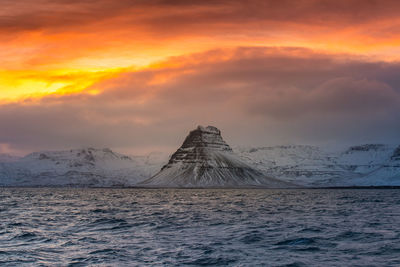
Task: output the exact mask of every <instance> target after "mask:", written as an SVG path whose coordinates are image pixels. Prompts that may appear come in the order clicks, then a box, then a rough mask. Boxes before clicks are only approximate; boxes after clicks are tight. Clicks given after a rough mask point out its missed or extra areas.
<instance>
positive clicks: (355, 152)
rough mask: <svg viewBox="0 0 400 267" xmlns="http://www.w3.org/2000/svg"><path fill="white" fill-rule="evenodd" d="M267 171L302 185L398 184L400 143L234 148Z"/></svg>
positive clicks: (269, 173)
mask: <svg viewBox="0 0 400 267" xmlns="http://www.w3.org/2000/svg"><path fill="white" fill-rule="evenodd" d="M237 150H238V154H239V155H240V156H241V157H242V158H243V159H244V160H245V161H246V162H248V163H249V164H253V165H254V166H256V167H257V168H259V169H261V170H262V171H263V172H264V173H265V174H266V175H269V176H272V177H278V178H279V179H282V180H285V181H289V182H293V183H296V184H299V185H304V186H383V185H385V186H386V185H387V186H390V185H396V186H400V146H399V147H397V148H396V147H394V146H390V145H382V144H366V145H359V146H352V147H350V148H347V149H345V150H343V151H340V152H329V151H326V150H323V149H321V148H319V147H316V146H301V145H289V146H273V147H259V148H250V149H243V148H242V149H237Z"/></svg>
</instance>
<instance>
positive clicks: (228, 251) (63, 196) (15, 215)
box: [0, 188, 400, 266]
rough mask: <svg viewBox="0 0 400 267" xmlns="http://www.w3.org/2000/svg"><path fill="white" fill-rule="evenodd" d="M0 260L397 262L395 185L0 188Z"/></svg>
mask: <svg viewBox="0 0 400 267" xmlns="http://www.w3.org/2000/svg"><path fill="white" fill-rule="evenodd" d="M0 218H1V220H0V265H1V266H7V265H9V266H16V265H18V266H21V265H28V266H29V265H35V266H37V265H57V266H60V265H61V266H86V265H100V266H102V265H103V266H110V265H111V266H135V265H142V266H143V265H157V266H159V265H169V266H172V265H183V266H185V265H188V266H189V265H190V266H200V265H211V266H215V265H220V266H224V265H229V266H258V265H259V266H265V265H267V266H327V265H329V266H357V265H360V266H361V265H362V266H366V265H368V266H399V265H400V257H399V255H400V227H399V225H400V194H399V191H398V190H395V189H393V190H389V189H387V190H378V189H371V190H350V189H345V190H328V189H321V190H295V189H293V190H277V189H271V190H267V189H262V190H261V189H260V190H258V189H254V190H251V189H249V190H240V189H237V190H209V189H208V190H206V189H204V190H201V189H61V188H60V189H55V188H2V189H0Z"/></svg>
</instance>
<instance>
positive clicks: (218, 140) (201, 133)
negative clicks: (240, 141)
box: [163, 126, 233, 169]
mask: <svg viewBox="0 0 400 267" xmlns="http://www.w3.org/2000/svg"><path fill="white" fill-rule="evenodd" d="M216 151H220V152H228V153H233V152H232V149H231V148H230V147H229V145H228V144H227V143H225V141H224V140H223V139H222V137H221V131H220V130H218V129H217V128H216V127H213V126H208V127H206V128H204V127H202V126H198V127H197V129H195V130H193V131H191V132H190V133H189V135H188V136H187V137H186V139H185V141H184V142H183V144H182V146H181V147H180V148H179V149H178V150H177V151H176V152H175V153H174V154H173V155H172V156H171V159H170V160H169V162H168V164H167V165H165V166H164V167H163V169H164V168H168V167H169V166H171V165H173V164H174V163H178V162H183V163H199V164H202V165H208V164H210V165H212V164H213V163H214V162H213V161H212V156H213V155H212V152H216Z"/></svg>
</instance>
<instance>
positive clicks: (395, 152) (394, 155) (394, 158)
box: [392, 146, 400, 160]
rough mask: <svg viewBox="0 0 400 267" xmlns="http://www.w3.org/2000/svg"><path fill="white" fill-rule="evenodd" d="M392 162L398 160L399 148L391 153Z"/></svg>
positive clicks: (399, 156) (399, 157)
mask: <svg viewBox="0 0 400 267" xmlns="http://www.w3.org/2000/svg"><path fill="white" fill-rule="evenodd" d="M392 159H393V160H400V146H398V147H397V148H396V150H395V151H394V152H393V156H392Z"/></svg>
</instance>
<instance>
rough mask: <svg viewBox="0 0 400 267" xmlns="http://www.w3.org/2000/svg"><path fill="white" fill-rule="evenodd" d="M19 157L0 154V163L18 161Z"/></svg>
mask: <svg viewBox="0 0 400 267" xmlns="http://www.w3.org/2000/svg"><path fill="white" fill-rule="evenodd" d="M19 159H20V157H16V156H12V155H10V154H0V163H2V162H15V161H18V160H19Z"/></svg>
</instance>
